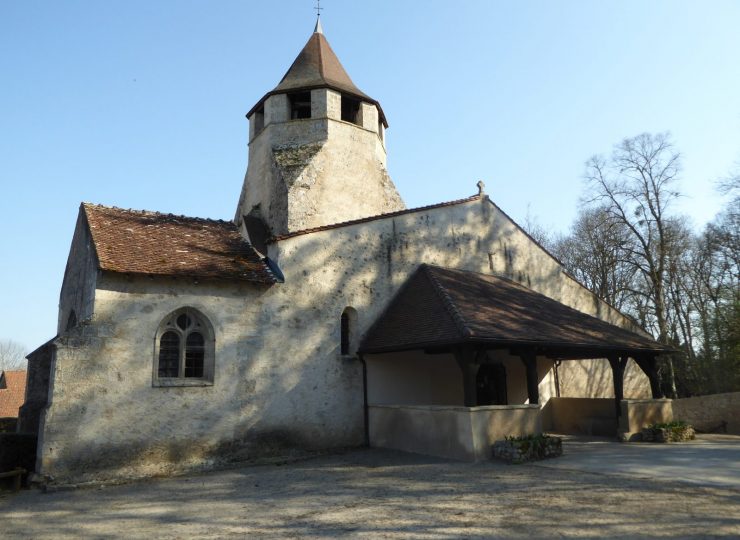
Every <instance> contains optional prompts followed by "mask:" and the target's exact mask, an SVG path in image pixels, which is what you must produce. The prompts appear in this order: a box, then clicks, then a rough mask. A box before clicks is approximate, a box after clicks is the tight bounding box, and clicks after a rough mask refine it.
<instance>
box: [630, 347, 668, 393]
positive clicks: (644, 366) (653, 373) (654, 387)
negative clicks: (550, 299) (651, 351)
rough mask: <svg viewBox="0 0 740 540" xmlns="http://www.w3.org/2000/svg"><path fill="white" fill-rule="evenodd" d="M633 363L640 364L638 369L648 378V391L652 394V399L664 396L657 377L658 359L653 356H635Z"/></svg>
mask: <svg viewBox="0 0 740 540" xmlns="http://www.w3.org/2000/svg"><path fill="white" fill-rule="evenodd" d="M635 363H636V364H637V365H638V366H640V369H641V370H642V371H643V372H645V375H647V376H648V379H650V392H651V393H652V395H653V399H662V398H664V397H665V396H664V395H663V391H662V390H661V389H660V380H659V379H658V366H657V363H658V359H657V358H656V357H655V356H648V357H642V358H635Z"/></svg>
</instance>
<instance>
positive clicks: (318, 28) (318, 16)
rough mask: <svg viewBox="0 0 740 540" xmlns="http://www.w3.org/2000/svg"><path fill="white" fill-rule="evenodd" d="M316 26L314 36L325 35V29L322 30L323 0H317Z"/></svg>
mask: <svg viewBox="0 0 740 540" xmlns="http://www.w3.org/2000/svg"><path fill="white" fill-rule="evenodd" d="M314 9H315V10H316V26H315V27H314V29H313V32H314V34H323V33H324V29H323V28H321V11H322V10H323V9H324V8H322V7H321V0H316V7H315V8H314Z"/></svg>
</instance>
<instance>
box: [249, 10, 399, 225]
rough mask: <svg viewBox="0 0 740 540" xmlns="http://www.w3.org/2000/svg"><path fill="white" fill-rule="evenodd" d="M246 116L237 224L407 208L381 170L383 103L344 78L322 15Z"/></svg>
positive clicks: (306, 221) (310, 221)
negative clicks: (245, 161)
mask: <svg viewBox="0 0 740 540" xmlns="http://www.w3.org/2000/svg"><path fill="white" fill-rule="evenodd" d="M247 118H248V119H249V163H248V165H247V173H246V176H245V178H244V185H243V187H242V192H241V196H240V197H239V205H238V207H237V211H236V216H235V222H236V224H237V225H241V224H242V223H243V222H245V220H246V221H247V222H253V221H254V220H261V222H262V223H263V224H264V226H266V227H267V229H269V234H272V235H280V234H286V233H290V232H294V231H298V230H301V229H307V228H312V227H320V226H322V225H329V224H333V223H340V222H343V221H349V220H353V219H359V218H363V217H368V216H374V215H377V214H383V213H387V212H394V211H396V210H402V209H403V208H405V206H404V203H403V201H402V200H401V197H400V196H399V194H398V191H397V190H396V187H395V185H394V184H393V181H392V180H391V178H390V176H389V175H388V171H387V170H386V151H385V129H386V128H387V127H388V123H387V121H386V119H385V115H384V114H383V109H382V108H381V106H380V103H378V102H377V101H376V100H374V99H372V98H371V97H369V96H368V95H367V94H365V93H363V92H362V91H361V90H359V89H358V88H357V87H356V86H355V84H354V83H353V82H352V80H351V79H350V78H349V75H347V72H346V71H345V70H344V68H343V67H342V64H341V63H340V62H339V59H338V58H337V56H336V55H335V54H334V51H333V50H332V48H331V47H330V46H329V42H328V41H327V40H326V37H324V34H323V31H322V29H321V23H320V22H317V23H316V28H315V29H314V32H313V34H312V35H311V37H310V38H309V40H308V43H306V45H305V47H303V50H302V51H301V52H300V54H299V55H298V57H297V58H296V59H295V61H294V62H293V64H292V65H291V66H290V68H289V69H288V72H287V73H286V74H285V76H284V77H283V78H282V80H281V81H280V83H279V84H278V85H277V86H276V87H275V88H274V89H273V90H271V91H269V92H268V93H267V94H265V96H264V97H262V99H260V100H259V101H258V102H257V104H256V105H255V106H254V107H252V109H251V110H250V111H249V112H248V113H247Z"/></svg>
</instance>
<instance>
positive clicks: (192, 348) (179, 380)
mask: <svg viewBox="0 0 740 540" xmlns="http://www.w3.org/2000/svg"><path fill="white" fill-rule="evenodd" d="M154 350H155V351H154V352H155V353H154V381H155V384H156V385H158V386H178V385H184V386H188V385H197V384H203V383H205V384H208V383H212V382H213V364H214V350H215V340H214V336H213V327H212V326H211V323H210V322H209V321H208V319H206V318H205V317H204V316H203V315H202V314H201V313H200V312H198V311H197V310H195V309H193V308H181V309H178V310H177V311H174V312H172V313H170V314H169V315H168V316H167V317H165V318H164V320H163V321H162V323H161V324H160V325H159V329H158V330H157V336H156V341H155V347H154Z"/></svg>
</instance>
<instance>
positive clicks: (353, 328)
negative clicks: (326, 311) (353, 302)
mask: <svg viewBox="0 0 740 540" xmlns="http://www.w3.org/2000/svg"><path fill="white" fill-rule="evenodd" d="M339 334H340V337H339V353H340V354H341V355H343V356H348V355H352V354H355V352H357V343H356V341H357V311H356V310H355V309H354V308H352V307H346V308H344V311H343V312H342V316H341V318H340V319H339Z"/></svg>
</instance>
